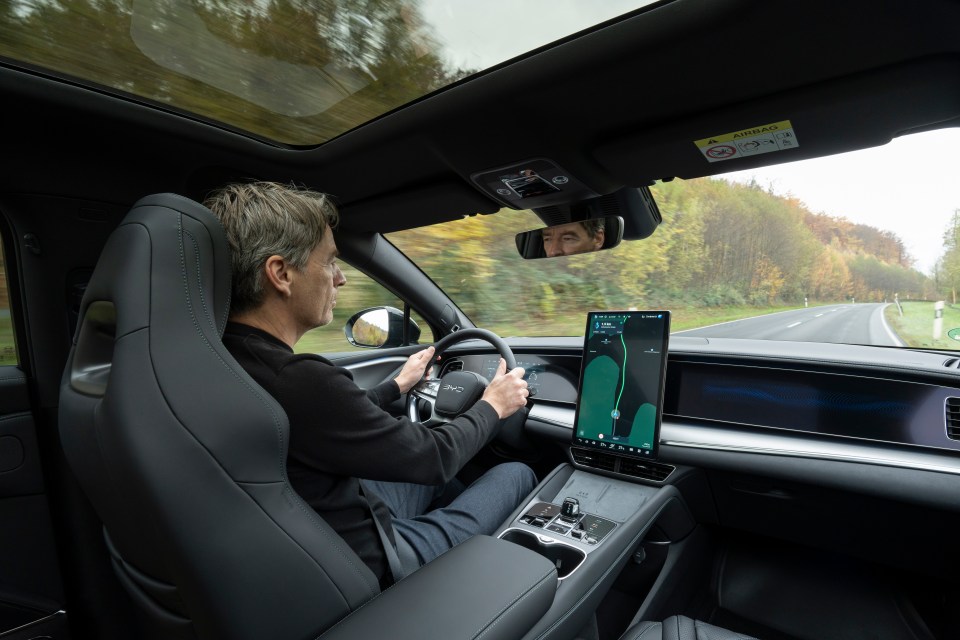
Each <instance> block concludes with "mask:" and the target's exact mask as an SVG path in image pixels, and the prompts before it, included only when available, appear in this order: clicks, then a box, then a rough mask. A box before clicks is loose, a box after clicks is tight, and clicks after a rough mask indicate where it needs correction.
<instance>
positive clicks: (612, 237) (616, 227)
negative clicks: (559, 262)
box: [516, 216, 623, 260]
mask: <svg viewBox="0 0 960 640" xmlns="http://www.w3.org/2000/svg"><path fill="white" fill-rule="evenodd" d="M622 238H623V219H622V218H620V217H619V216H606V217H604V218H590V219H588V220H582V221H580V222H568V223H566V224H555V225H552V226H549V227H546V228H544V229H533V230H532V231H524V232H522V233H518V234H517V237H516V243H517V251H518V252H519V253H520V256H521V257H523V259H525V260H531V259H536V258H558V257H560V256H572V255H576V254H579V253H590V252H593V251H604V250H606V249H613V248H614V247H616V246H617V245H619V244H620V240H621V239H622Z"/></svg>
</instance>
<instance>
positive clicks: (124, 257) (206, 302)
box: [59, 194, 379, 640]
mask: <svg viewBox="0 0 960 640" xmlns="http://www.w3.org/2000/svg"><path fill="white" fill-rule="evenodd" d="M229 297H230V261H229V256H228V246H227V242H226V238H225V235H224V232H223V229H222V227H221V225H220V222H219V220H217V219H216V217H215V216H214V215H213V214H212V213H211V212H210V211H209V210H208V209H206V208H205V207H203V206H201V205H199V204H197V203H196V202H193V201H191V200H188V199H186V198H182V197H180V196H176V195H172V194H160V195H155V196H149V197H146V198H143V199H142V200H140V201H139V202H137V204H136V205H134V207H133V209H132V210H131V211H130V213H129V214H128V215H127V217H126V218H125V219H124V221H123V223H122V224H121V225H120V226H119V227H118V228H117V229H116V230H115V231H114V232H113V234H112V235H111V237H110V239H109V241H108V242H107V245H106V247H105V248H104V251H103V254H102V255H101V257H100V260H99V262H98V264H97V267H96V270H95V271H94V274H93V277H92V278H91V280H90V283H89V285H88V287H87V290H86V293H85V295H84V299H83V303H82V305H81V311H80V320H79V324H78V329H77V334H76V337H75V338H74V345H73V348H72V349H71V352H70V358H69V360H68V362H67V367H66V371H65V372H64V377H63V381H62V385H61V392H60V415H59V425H60V433H61V440H62V444H63V448H64V451H65V453H66V456H67V459H68V461H69V463H70V466H71V468H72V469H73V471H74V473H75V474H76V475H77V477H78V479H79V481H80V484H81V486H82V487H83V490H84V492H85V493H86V495H87V496H88V498H89V499H90V501H91V502H92V503H93V506H94V508H95V509H96V511H97V512H98V514H99V516H100V518H101V520H102V521H103V523H104V529H105V533H106V534H107V543H108V546H109V547H110V550H111V553H112V554H113V561H114V568H115V569H116V572H117V575H118V576H119V577H120V580H121V582H122V583H123V584H124V586H125V588H126V589H127V591H128V592H129V593H130V594H131V595H132V596H133V598H134V600H135V601H136V602H138V603H139V605H140V606H141V608H142V609H144V610H145V611H146V612H147V613H148V614H149V615H148V619H149V620H150V622H151V625H152V626H154V627H157V628H158V629H159V630H161V631H162V632H163V633H165V634H167V635H168V636H169V637H183V638H188V637H200V638H230V639H240V640H242V639H245V638H251V639H252V638H257V639H262V638H307V637H309V638H313V637H316V636H317V635H319V634H320V633H321V632H322V631H323V630H324V629H326V628H328V627H329V626H331V625H332V624H333V623H334V622H336V621H337V620H339V619H340V618H342V617H343V616H344V615H346V614H347V613H349V612H350V611H352V610H354V609H356V608H357V607H359V606H360V605H362V604H363V603H364V602H366V601H367V600H369V599H370V598H371V597H372V596H374V595H375V594H376V593H378V592H379V587H378V584H377V580H376V578H375V576H374V575H373V573H372V572H371V571H370V570H369V569H368V568H367V567H366V565H365V564H364V563H363V562H362V561H361V560H360V559H359V558H358V557H357V556H356V555H355V554H354V553H353V552H352V551H351V550H350V548H349V547H348V546H347V545H346V543H345V542H344V541H343V539H342V538H340V537H339V536H338V535H337V534H336V533H335V532H334V531H333V530H332V529H331V528H330V527H329V526H328V525H327V524H326V523H325V522H323V520H322V519H321V518H320V517H319V516H318V515H317V514H316V513H315V512H314V511H313V510H312V509H311V508H310V507H309V506H308V505H307V504H306V503H305V502H304V501H303V500H302V499H301V498H300V497H299V496H298V495H297V494H296V493H295V492H294V491H293V489H292V488H291V487H290V484H289V482H288V480H287V474H286V456H287V444H288V441H289V425H288V422H287V418H286V416H285V414H284V412H283V410H282V409H281V408H280V406H279V405H278V404H277V403H276V401H275V400H274V399H273V398H271V397H270V396H269V395H268V394H267V393H265V392H264V391H263V390H262V389H261V388H260V387H259V386H258V385H257V384H256V383H255V382H254V381H253V380H252V379H251V378H250V377H249V376H248V375H247V374H246V372H245V371H244V370H243V369H242V368H241V367H240V366H239V365H238V364H237V363H236V361H235V360H234V359H233V357H231V355H230V354H229V352H227V350H226V349H225V348H224V346H223V343H222V341H221V337H222V335H223V329H224V326H225V324H226V319H227V314H228V310H229Z"/></svg>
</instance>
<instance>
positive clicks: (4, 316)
mask: <svg viewBox="0 0 960 640" xmlns="http://www.w3.org/2000/svg"><path fill="white" fill-rule="evenodd" d="M15 364H17V346H16V343H15V342H14V340H13V320H12V319H11V318H10V287H9V286H8V285H7V261H6V256H4V255H3V246H2V244H0V366H4V365H15Z"/></svg>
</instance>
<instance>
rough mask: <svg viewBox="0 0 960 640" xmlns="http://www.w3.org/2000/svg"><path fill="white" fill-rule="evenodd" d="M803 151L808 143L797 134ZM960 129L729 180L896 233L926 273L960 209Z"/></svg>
mask: <svg viewBox="0 0 960 640" xmlns="http://www.w3.org/2000/svg"><path fill="white" fill-rule="evenodd" d="M797 138H798V141H799V143H800V145H801V146H802V145H803V138H802V135H801V134H800V132H798V134H797ZM958 151H960V130H958V129H944V130H942V131H934V132H929V133H921V134H914V135H911V136H905V137H903V138H896V139H894V140H893V141H892V142H890V143H889V144H887V145H884V146H882V147H875V148H872V149H866V150H862V151H856V152H852V153H844V154H840V155H836V156H829V157H826V158H816V159H813V160H803V161H800V162H791V163H787V164H781V165H775V166H772V167H764V168H760V169H750V170H747V171H739V172H735V173H729V174H725V175H724V176H723V177H724V178H726V179H728V180H733V181H737V182H744V183H747V182H750V180H751V179H755V180H756V181H757V183H759V184H760V185H761V186H762V187H764V188H767V189H772V191H773V192H774V193H777V194H779V195H792V196H794V197H797V198H798V199H799V200H801V201H802V202H803V203H805V204H806V205H807V208H808V209H810V210H811V211H813V212H815V213H827V214H830V215H832V216H842V217H844V218H847V219H848V220H851V221H853V222H859V223H863V224H869V225H871V226H874V227H877V228H880V229H883V230H886V231H893V232H894V233H896V234H897V235H898V236H899V237H900V238H901V239H902V240H903V241H904V244H905V245H906V247H907V251H909V252H910V255H911V256H912V257H913V258H914V259H915V260H916V264H915V266H916V268H917V269H919V270H920V271H923V272H925V273H929V272H930V270H931V268H932V267H933V264H934V263H935V262H936V260H937V258H938V257H939V256H940V254H941V253H942V251H943V232H944V230H945V229H946V228H947V224H948V223H949V222H950V217H951V216H952V215H953V211H954V209H960V176H958V172H957V164H958Z"/></svg>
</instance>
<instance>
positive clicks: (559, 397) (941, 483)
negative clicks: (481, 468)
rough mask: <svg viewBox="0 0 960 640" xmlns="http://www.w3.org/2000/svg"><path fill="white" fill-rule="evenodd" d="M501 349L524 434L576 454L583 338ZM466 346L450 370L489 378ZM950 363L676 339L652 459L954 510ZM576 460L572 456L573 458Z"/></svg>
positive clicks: (484, 358) (958, 458)
mask: <svg viewBox="0 0 960 640" xmlns="http://www.w3.org/2000/svg"><path fill="white" fill-rule="evenodd" d="M508 342H509V343H510V344H511V348H513V349H514V352H515V354H516V356H517V360H518V363H520V366H523V367H524V368H525V369H526V370H527V374H526V377H527V378H528V382H529V384H530V387H531V396H532V403H531V404H532V407H531V409H530V413H529V415H528V417H527V422H526V429H527V431H528V432H529V433H533V434H535V435H538V436H542V437H545V438H548V439H551V440H553V441H555V442H556V443H557V444H559V445H561V446H564V447H566V448H567V449H568V451H569V450H571V447H570V444H571V437H572V430H573V422H574V415H575V407H576V400H577V383H578V378H579V369H580V351H581V349H582V341H581V339H579V338H571V339H566V338H556V339H546V338H531V339H515V340H510V341H508ZM470 348H471V343H464V344H463V345H459V348H458V349H456V350H451V351H450V352H449V354H448V355H449V358H448V360H447V362H446V363H445V364H444V369H445V370H446V369H447V368H450V367H463V368H465V369H468V370H472V371H476V372H478V373H481V374H483V375H486V376H489V375H490V374H491V372H492V369H491V367H492V366H494V365H495V363H496V356H495V355H493V354H491V353H489V352H486V353H483V352H477V351H473V352H471V350H470ZM481 350H482V349H478V351H481ZM949 360H950V358H949V356H947V355H944V354H939V353H930V352H918V351H908V350H897V349H882V348H877V347H859V346H851V345H836V344H811V343H786V342H776V341H753V340H734V339H727V340H723V339H709V340H707V339H703V338H684V337H679V336H675V337H674V338H672V339H671V345H670V356H669V360H668V365H667V382H666V393H665V398H664V409H663V426H662V431H661V458H660V460H661V461H662V462H666V463H668V464H671V465H691V466H700V467H707V468H710V467H713V468H721V469H722V468H726V469H730V470H736V471H741V472H754V473H757V474H764V475H770V476H778V475H779V476H782V477H790V478H792V479H803V480H804V481H813V482H816V483H819V484H824V485H828V486H830V485H833V486H842V487H845V488H859V489H861V490H863V491H866V492H869V493H873V494H876V495H883V496H886V497H891V496H893V497H898V498H903V499H908V500H910V501H916V500H920V501H925V502H927V503H932V504H937V505H938V506H944V505H948V504H949V505H950V508H956V498H955V496H956V495H957V492H958V491H960V371H957V370H956V369H950V368H949V367H945V366H944V365H945V363H947V362H949ZM574 444H575V443H574ZM577 453H578V452H577V448H576V447H573V448H572V455H571V459H572V461H573V462H575V463H577V462H578V460H577ZM601 462H603V465H605V466H601V467H600V468H606V470H607V471H614V470H617V471H619V466H614V463H613V462H610V461H609V460H607V461H605V462H604V461H601ZM616 464H617V465H619V462H617V463H616Z"/></svg>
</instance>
